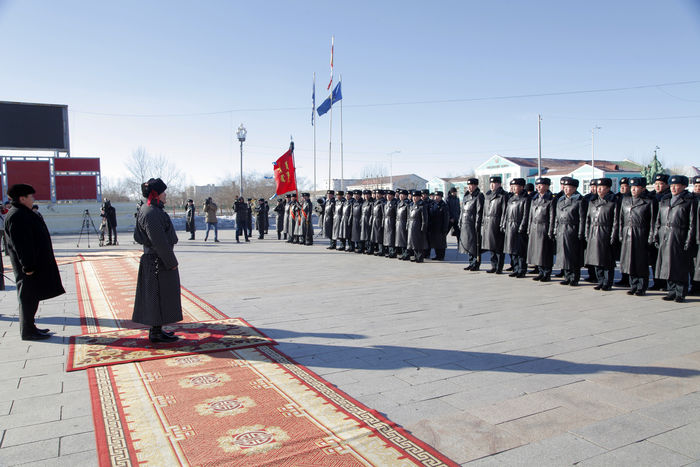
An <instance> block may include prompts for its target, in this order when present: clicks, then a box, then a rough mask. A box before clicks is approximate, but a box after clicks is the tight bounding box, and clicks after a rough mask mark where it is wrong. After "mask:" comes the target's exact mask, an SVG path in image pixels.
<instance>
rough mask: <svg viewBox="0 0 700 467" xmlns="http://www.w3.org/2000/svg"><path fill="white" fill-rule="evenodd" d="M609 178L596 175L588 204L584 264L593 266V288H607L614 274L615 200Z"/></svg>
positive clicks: (609, 286) (616, 232)
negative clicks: (591, 196) (591, 197)
mask: <svg viewBox="0 0 700 467" xmlns="http://www.w3.org/2000/svg"><path fill="white" fill-rule="evenodd" d="M611 187H612V179H611V178H599V179H598V182H597V185H596V189H597V192H598V196H597V197H595V198H594V199H593V201H591V202H590V203H589V204H588V212H587V215H586V256H585V258H584V264H586V265H588V266H593V267H595V276H596V278H597V281H598V283H597V284H596V286H595V287H594V289H596V290H610V289H611V288H612V284H613V279H614V277H615V251H614V248H613V247H614V246H615V244H616V243H617V237H618V230H617V229H618V213H619V211H618V207H619V205H618V203H617V200H616V199H615V194H614V193H612V192H611V191H610V188H611Z"/></svg>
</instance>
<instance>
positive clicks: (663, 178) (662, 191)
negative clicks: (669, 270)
mask: <svg viewBox="0 0 700 467" xmlns="http://www.w3.org/2000/svg"><path fill="white" fill-rule="evenodd" d="M650 195H653V196H654V197H656V202H657V203H658V204H659V205H661V201H663V199H664V198H667V197H671V189H670V187H669V186H668V175H666V174H656V175H655V176H654V191H652V192H651V193H650ZM658 256H659V249H658V247H657V246H656V244H654V246H653V247H652V249H651V256H650V257H649V261H650V263H651V273H652V274H651V275H652V277H653V278H654V284H653V285H652V286H651V287H649V290H666V288H667V287H666V286H667V284H666V281H665V280H664V279H661V278H659V276H658V275H657V274H656V259H657V258H658Z"/></svg>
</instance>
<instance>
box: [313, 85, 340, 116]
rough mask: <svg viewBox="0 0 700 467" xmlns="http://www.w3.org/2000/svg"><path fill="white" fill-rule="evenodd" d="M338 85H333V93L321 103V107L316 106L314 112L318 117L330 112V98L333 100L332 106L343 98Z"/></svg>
mask: <svg viewBox="0 0 700 467" xmlns="http://www.w3.org/2000/svg"><path fill="white" fill-rule="evenodd" d="M340 84H341V83H338V84H336V85H335V88H333V93H332V94H331V96H329V97H328V98H327V99H326V100H325V101H323V102H322V103H321V105H319V106H318V108H317V109H316V112H318V116H319V117H320V116H321V115H323V114H325V113H326V112H328V111H329V110H331V105H332V104H331V97H332V98H333V104H335V103H336V102H338V101H339V100H341V99H342V98H343V93H342V92H341V90H340Z"/></svg>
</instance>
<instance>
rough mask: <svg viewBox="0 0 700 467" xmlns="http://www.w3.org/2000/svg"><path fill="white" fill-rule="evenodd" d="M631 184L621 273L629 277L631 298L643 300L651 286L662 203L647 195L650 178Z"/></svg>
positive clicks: (623, 210)
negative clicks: (651, 257) (651, 255)
mask: <svg viewBox="0 0 700 467" xmlns="http://www.w3.org/2000/svg"><path fill="white" fill-rule="evenodd" d="M629 184H630V192H631V194H630V196H624V197H623V198H622V202H621V203H620V215H619V219H620V220H619V227H618V232H619V241H620V271H621V272H622V273H623V274H625V275H627V277H629V286H630V289H629V290H628V291H627V295H637V296H640V297H641V296H643V295H645V294H646V291H647V288H648V287H649V253H650V248H651V245H652V244H653V242H654V238H653V233H654V222H655V220H656V214H657V210H658V203H657V202H656V198H654V197H646V196H644V191H645V188H646V184H647V180H646V178H644V177H637V178H631V179H630V180H629Z"/></svg>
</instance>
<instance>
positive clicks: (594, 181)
mask: <svg viewBox="0 0 700 467" xmlns="http://www.w3.org/2000/svg"><path fill="white" fill-rule="evenodd" d="M591 186H598V179H597V178H594V179H591Z"/></svg>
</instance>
